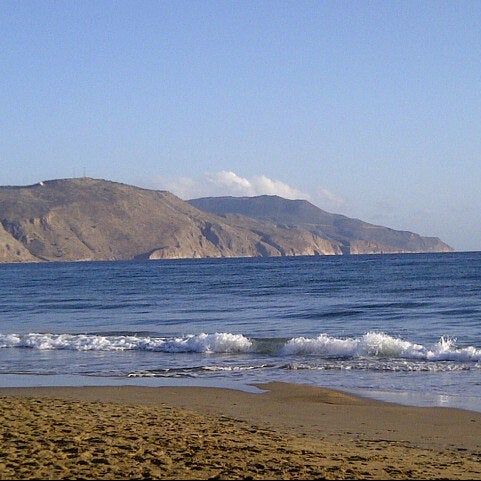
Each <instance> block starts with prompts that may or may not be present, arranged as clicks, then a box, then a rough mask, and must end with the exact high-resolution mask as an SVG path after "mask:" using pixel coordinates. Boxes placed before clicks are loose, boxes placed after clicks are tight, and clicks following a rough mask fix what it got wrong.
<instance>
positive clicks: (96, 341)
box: [0, 333, 252, 353]
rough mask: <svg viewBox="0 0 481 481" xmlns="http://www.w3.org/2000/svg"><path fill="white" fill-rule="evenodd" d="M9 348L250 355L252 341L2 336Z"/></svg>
mask: <svg viewBox="0 0 481 481" xmlns="http://www.w3.org/2000/svg"><path fill="white" fill-rule="evenodd" d="M8 347H24V348H32V349H41V350H60V349H64V350H72V351H158V352H173V353H175V352H199V353H240V352H248V351H249V350H250V349H251V347H252V342H251V341H250V340H249V339H247V338H246V337H244V336H243V335H241V334H231V333H215V334H205V333H202V334H197V335H193V334H192V335H188V336H185V337H172V338H160V337H157V338H156V337H138V336H98V335H88V334H37V333H30V334H0V348H8Z"/></svg>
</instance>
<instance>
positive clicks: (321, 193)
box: [316, 187, 346, 208]
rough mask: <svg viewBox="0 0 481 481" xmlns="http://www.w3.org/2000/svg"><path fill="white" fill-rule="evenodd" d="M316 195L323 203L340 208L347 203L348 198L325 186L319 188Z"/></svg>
mask: <svg viewBox="0 0 481 481" xmlns="http://www.w3.org/2000/svg"><path fill="white" fill-rule="evenodd" d="M316 197H317V199H319V201H320V203H321V204H327V205H328V206H329V207H331V208H332V207H335V208H339V207H341V206H343V205H345V204H346V200H345V199H344V198H343V197H341V196H340V195H337V194H335V193H334V192H331V191H330V190H327V189H325V188H324V187H318V188H317V190H316Z"/></svg>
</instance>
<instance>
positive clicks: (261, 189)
mask: <svg viewBox="0 0 481 481" xmlns="http://www.w3.org/2000/svg"><path fill="white" fill-rule="evenodd" d="M162 187H164V188H166V189H167V190H169V191H171V192H173V193H175V194H176V195H178V196H179V197H181V198H183V199H189V198H194V197H203V196H213V195H214V196H218V195H233V196H249V197H251V196H255V195H265V194H266V195H278V196H280V197H284V198H286V199H310V197H311V196H310V195H309V194H307V193H305V192H302V191H300V190H298V189H296V188H295V187H292V186H290V185H288V184H286V183H285V182H282V181H280V180H276V179H271V178H269V177H267V176H265V175H258V176H253V177H250V178H247V177H241V176H240V175H238V174H236V173H235V172H232V171H229V170H221V171H220V172H215V173H206V174H204V175H203V176H202V177H201V178H198V179H194V178H190V177H179V178H177V179H173V180H171V181H168V182H164V185H163V186H162Z"/></svg>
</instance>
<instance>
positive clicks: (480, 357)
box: [282, 332, 481, 362]
mask: <svg viewBox="0 0 481 481" xmlns="http://www.w3.org/2000/svg"><path fill="white" fill-rule="evenodd" d="M282 352H283V354H285V355H311V356H319V357H333V358H334V357H335V358H359V357H376V358H395V359H415V360H426V361H456V362H478V361H481V349H476V348H475V347H473V346H469V347H464V348H458V347H456V340H455V339H450V338H447V337H442V338H441V339H440V340H439V341H438V342H437V343H436V344H435V345H434V346H432V347H425V346H423V345H421V344H416V343H412V342H409V341H405V340H403V339H399V338H396V337H392V336H389V335H387V334H384V333H382V332H368V333H367V334H364V335H363V336H361V337H357V338H347V339H340V338H336V337H331V336H328V335H327V334H321V335H320V336H318V337H315V338H306V337H296V338H294V339H291V340H289V341H288V342H287V343H286V344H285V345H284V347H283V348H282Z"/></svg>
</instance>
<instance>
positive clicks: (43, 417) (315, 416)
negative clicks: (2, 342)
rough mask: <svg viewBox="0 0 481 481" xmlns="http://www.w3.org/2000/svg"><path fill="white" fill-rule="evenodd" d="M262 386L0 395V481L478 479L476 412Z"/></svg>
mask: <svg viewBox="0 0 481 481" xmlns="http://www.w3.org/2000/svg"><path fill="white" fill-rule="evenodd" d="M256 387H258V388H259V389H261V390H262V391H263V392H261V393H252V392H245V391H238V390H235V389H226V388H214V387H138V386H114V387H105V386H100V387H99V386H97V387H44V388H41V387H34V388H0V413H1V416H2V418H3V422H2V423H1V424H0V440H1V444H0V446H1V449H2V451H3V452H2V457H0V479H11V478H17V479H31V478H34V477H37V478H38V477H40V478H42V479H45V478H48V479H65V478H72V477H76V478H84V479H89V478H101V479H107V478H108V479H123V478H127V477H135V478H153V479H159V478H162V479H207V478H215V477H218V478H221V479H241V478H252V479H266V478H268V479H299V478H301V479H309V478H316V477H317V478H326V479H346V478H350V479H352V478H365V479H367V478H370V479H396V478H398V479H399V478H401V479H406V478H414V479H421V478H425V479H433V478H438V479H439V478H449V479H481V413H476V412H472V411H464V410H460V409H452V408H425V407H409V406H403V405H398V404H393V403H388V402H382V401H376V400H373V399H369V398H363V397H359V396H354V395H351V394H347V393H344V392H341V391H336V390H331V389H325V388H318V387H313V386H307V385H298V384H288V383H269V384H260V385H259V384H257V385H256Z"/></svg>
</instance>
